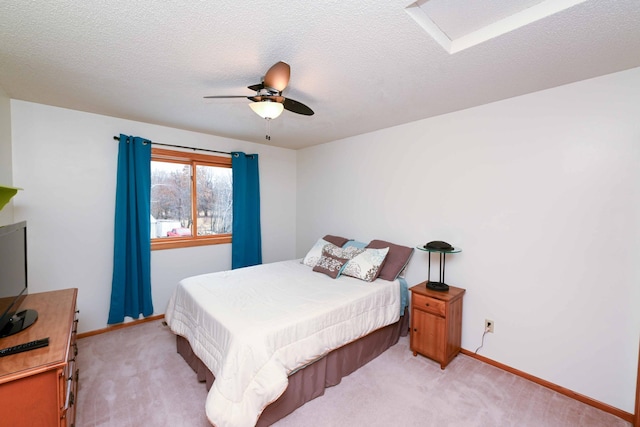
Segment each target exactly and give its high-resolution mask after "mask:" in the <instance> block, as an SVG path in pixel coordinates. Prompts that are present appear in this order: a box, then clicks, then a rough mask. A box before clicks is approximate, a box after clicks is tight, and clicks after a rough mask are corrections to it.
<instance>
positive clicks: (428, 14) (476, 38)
mask: <svg viewBox="0 0 640 427" xmlns="http://www.w3.org/2000/svg"><path fill="white" fill-rule="evenodd" d="M585 1H586V0H418V1H416V2H415V3H412V4H410V5H409V6H407V7H406V9H405V10H406V11H407V13H408V14H409V16H411V17H412V18H413V19H414V20H415V21H416V22H417V23H418V25H420V26H421V27H422V28H423V29H424V30H425V31H426V32H427V33H428V34H429V35H430V36H431V37H432V38H433V39H434V40H435V41H437V42H438V43H439V44H440V45H441V46H442V47H443V49H444V50H446V51H447V52H448V53H450V54H454V53H457V52H460V51H462V50H464V49H468V48H470V47H473V46H476V45H478V44H480V43H483V42H485V41H487V40H490V39H492V38H495V37H498V36H501V35H504V34H507V33H509V32H511V31H514V30H517V29H519V28H522V27H524V26H526V25H528V24H531V23H532V22H536V21H538V20H541V19H544V18H546V17H548V16H551V15H553V14H556V13H558V12H561V11H563V10H565V9H568V8H570V7H572V6H575V5H577V4H580V3H583V2H585Z"/></svg>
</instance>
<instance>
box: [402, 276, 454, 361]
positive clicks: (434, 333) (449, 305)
mask: <svg viewBox="0 0 640 427" xmlns="http://www.w3.org/2000/svg"><path fill="white" fill-rule="evenodd" d="M410 290H411V337H410V346H411V351H413V355H414V356H416V355H417V354H418V353H420V354H422V355H424V356H427V357H428V358H430V359H433V360H435V361H436V362H439V363H440V368H441V369H444V368H445V366H447V365H448V364H449V362H451V360H452V359H453V358H454V357H456V355H457V354H458V353H459V352H460V341H461V339H462V296H463V295H464V292H465V290H464V289H462V288H456V287H455V286H449V290H448V291H445V292H441V291H434V290H431V289H429V288H427V287H426V282H422V283H420V284H419V285H416V286H414V287H412V288H411V289H410Z"/></svg>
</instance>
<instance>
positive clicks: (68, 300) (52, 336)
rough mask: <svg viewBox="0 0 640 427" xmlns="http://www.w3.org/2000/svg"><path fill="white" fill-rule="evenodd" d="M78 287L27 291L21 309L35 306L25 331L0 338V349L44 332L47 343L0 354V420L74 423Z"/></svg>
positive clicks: (44, 424) (68, 425) (59, 424)
mask: <svg viewBox="0 0 640 427" xmlns="http://www.w3.org/2000/svg"><path fill="white" fill-rule="evenodd" d="M77 293H78V290H77V289H65V290H60V291H51V292H42V293H36V294H29V295H27V297H26V298H25V300H24V302H23V303H22V305H21V307H22V308H31V309H34V310H37V311H38V320H37V321H36V322H35V323H34V324H33V325H32V326H30V327H29V328H27V329H25V330H24V331H21V332H18V333H17V334H15V335H11V336H8V337H5V338H0V348H6V347H12V346H14V345H18V344H22V343H26V342H29V341H33V340H37V339H41V338H46V337H49V346H47V347H42V348H37V349H35V350H29V351H26V352H23V353H17V354H13V355H11V356H5V357H2V358H0V414H1V415H0V424H2V425H3V426H5V425H6V426H42V427H48V426H56V427H72V426H74V424H75V412H76V411H75V399H76V396H77V388H78V370H77V368H76V363H75V357H76V354H77V345H76V330H77V328H76V326H77V319H76V297H77Z"/></svg>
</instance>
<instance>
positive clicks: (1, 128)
mask: <svg viewBox="0 0 640 427" xmlns="http://www.w3.org/2000/svg"><path fill="white" fill-rule="evenodd" d="M11 171H12V167H11V102H10V99H9V97H8V96H7V94H6V93H5V92H4V90H2V88H1V87H0V185H7V186H9V187H13V177H12V173H11ZM14 197H15V196H14ZM11 223H13V199H12V200H11V201H10V202H9V203H7V204H6V205H5V206H4V208H1V209H0V225H6V224H11Z"/></svg>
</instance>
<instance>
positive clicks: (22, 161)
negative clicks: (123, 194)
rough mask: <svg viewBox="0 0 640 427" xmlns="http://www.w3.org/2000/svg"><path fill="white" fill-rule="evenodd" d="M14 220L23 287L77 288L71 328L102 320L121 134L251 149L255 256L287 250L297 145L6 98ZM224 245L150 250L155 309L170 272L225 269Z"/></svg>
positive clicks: (161, 305) (168, 286)
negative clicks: (23, 251)
mask: <svg viewBox="0 0 640 427" xmlns="http://www.w3.org/2000/svg"><path fill="white" fill-rule="evenodd" d="M11 120H12V130H13V147H12V148H13V181H14V183H15V184H16V185H18V184H19V186H20V187H22V188H24V191H22V192H20V193H19V194H20V198H17V197H15V198H14V200H15V202H14V215H15V220H16V221H19V220H27V221H28V227H29V242H28V244H29V289H30V292H42V291H47V290H53V289H63V288H69V287H77V288H78V289H79V291H78V308H79V309H80V325H79V330H80V332H85V331H92V330H97V329H101V328H104V327H105V326H106V322H107V317H108V312H109V302H110V296H111V276H112V265H113V264H112V263H113V216H114V206H115V204H114V203H115V202H114V201H115V187H116V166H117V153H118V143H117V142H116V141H114V140H113V139H112V138H113V136H114V135H119V134H120V133H124V134H128V135H137V136H142V137H144V138H148V139H150V140H152V141H154V140H155V141H158V142H163V143H168V144H178V145H186V146H193V147H200V148H209V149H214V150H220V151H244V152H246V153H258V154H259V155H260V188H261V221H262V248H263V261H264V262H273V261H279V260H284V259H291V258H293V257H294V256H295V217H296V205H295V193H296V182H295V180H296V152H295V151H292V150H287V149H281V148H275V147H271V146H266V145H260V144H254V143H250V142H245V141H238V140H233V139H228V138H221V137H214V136H211V135H204V134H199V133H194V132H187V131H182V130H178V129H172V128H167V127H162V126H157V125H151V124H146V123H140V122H134V121H128V120H122V119H117V118H113V117H106V116H100V115H96V114H89V113H84V112H79V111H73V110H66V109H62V108H56V107H50V106H45V105H41V104H34V103H29V102H23V101H17V100H11ZM230 267H231V245H230V244H226V245H216V246H204V247H197V248H185V249H169V250H161V251H153V252H152V253H151V274H152V293H153V304H154V313H156V314H161V313H164V310H165V308H166V304H167V302H168V299H169V297H170V296H171V293H172V292H173V289H174V288H175V285H176V283H177V281H178V280H180V279H182V278H184V277H187V276H190V275H194V274H199V273H205V272H212V271H220V270H228V269H229V268H230Z"/></svg>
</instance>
